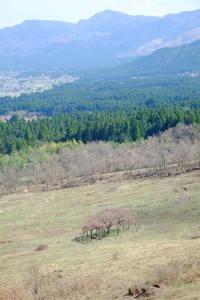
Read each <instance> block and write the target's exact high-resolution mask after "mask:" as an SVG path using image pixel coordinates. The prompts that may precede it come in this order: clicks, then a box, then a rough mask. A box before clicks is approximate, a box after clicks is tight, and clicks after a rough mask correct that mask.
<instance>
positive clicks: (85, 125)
mask: <svg viewBox="0 0 200 300" xmlns="http://www.w3.org/2000/svg"><path fill="white" fill-rule="evenodd" d="M199 83H200V78H199V77H191V76H174V77H158V78H132V79H128V80H125V79H124V80H121V81H119V80H116V81H114V80H112V81H97V82H90V81H87V82H83V81H82V82H79V83H73V84H65V85H62V86H61V87H55V88H54V89H52V90H49V91H47V92H44V93H36V94H30V95H25V94H22V95H21V96H20V97H18V98H9V97H5V98H1V99H0V112H1V114H3V113H6V112H11V113H12V114H14V115H13V117H12V118H11V119H10V121H9V122H7V123H3V122H0V152H1V153H2V154H10V153H12V152H14V151H19V150H22V149H27V148H28V147H29V148H30V147H35V146H37V145H40V144H41V143H44V142H66V141H70V140H73V139H74V140H76V141H81V142H83V143H88V142H91V141H105V142H108V141H113V142H117V143H124V142H128V141H129V142H130V141H139V140H141V139H146V138H147V137H149V136H153V135H156V134H158V133H159V132H163V131H165V130H167V129H169V128H171V127H175V126H176V125H177V124H179V123H181V124H185V125H189V124H195V123H200V85H199ZM19 111H27V112H34V111H35V112H36V113H37V114H38V115H43V116H44V117H43V118H41V119H40V118H39V119H38V120H33V121H28V122H26V121H25V120H24V119H20V118H18V117H17V115H15V113H17V112H19Z"/></svg>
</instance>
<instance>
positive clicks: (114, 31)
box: [0, 10, 200, 69]
mask: <svg viewBox="0 0 200 300" xmlns="http://www.w3.org/2000/svg"><path fill="white" fill-rule="evenodd" d="M199 38H200V10H196V11H192V12H184V13H180V14H170V15H166V16H164V17H162V18H159V17H147V16H129V15H126V14H123V13H119V12H113V11H104V12H102V13H98V14H97V15H95V16H93V17H92V18H90V19H88V20H81V21H79V22H78V23H77V24H72V23H65V22H58V21H37V20H34V21H25V22H23V23H22V24H20V25H17V26H14V27H10V28H4V29H1V30H0V67H1V69H7V68H13V67H18V68H26V69H31V68H39V67H40V68H70V67H71V68H74V67H105V66H111V65H116V64H119V63H122V62H126V61H127V59H129V60H130V59H133V57H138V56H141V55H146V54H149V53H152V52H153V51H155V50H156V49H159V48H163V47H173V46H177V45H182V44H184V43H188V42H192V41H194V40H197V39H199Z"/></svg>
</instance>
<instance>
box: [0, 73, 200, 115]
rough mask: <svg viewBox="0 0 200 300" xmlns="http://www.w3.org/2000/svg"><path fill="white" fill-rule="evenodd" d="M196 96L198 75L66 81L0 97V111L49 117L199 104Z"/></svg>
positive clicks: (199, 87) (199, 88)
mask: <svg viewBox="0 0 200 300" xmlns="http://www.w3.org/2000/svg"><path fill="white" fill-rule="evenodd" d="M199 99H200V77H191V76H168V77H162V76H161V77H151V78H130V79H122V80H109V81H108V80H98V81H94V80H93V81H85V82H84V81H83V82H80V83H78V82H77V83H73V84H65V85H62V86H60V87H55V88H54V89H52V90H49V91H46V92H43V93H35V94H30V95H27V94H22V95H21V96H20V97H16V98H11V97H3V98H0V114H4V113H7V112H16V111H20V110H23V111H28V112H36V113H42V114H44V115H45V116H49V117H52V116H53V115H55V114H56V113H72V112H77V111H84V112H92V111H116V110H118V109H121V108H123V109H131V108H134V107H135V106H137V105H139V104H144V105H145V106H148V107H149V106H152V107H154V106H159V105H161V104H165V105H171V104H176V103H177V102H183V105H184V106H186V107H187V106H188V105H189V107H190V106H191V105H192V106H195V107H198V105H199V104H198V100H199ZM187 101H188V104H187ZM192 102H194V103H193V104H192Z"/></svg>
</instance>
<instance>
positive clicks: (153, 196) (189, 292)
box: [0, 171, 200, 300]
mask: <svg viewBox="0 0 200 300" xmlns="http://www.w3.org/2000/svg"><path fill="white" fill-rule="evenodd" d="M199 182H200V172H199V171H194V172H191V173H185V174H182V175H178V176H174V177H167V178H151V179H140V180H137V181H135V180H133V181H119V182H99V183H96V184H93V185H87V186H81V187H76V188H68V189H61V190H57V191H49V192H38V193H27V194H11V195H6V196H3V197H1V199H0V270H1V280H0V281H1V283H2V286H4V284H5V285H6V286H7V285H8V283H7V282H8V281H9V282H12V285H14V284H15V282H24V281H25V280H26V278H28V277H29V275H30V274H29V273H30V267H31V266H39V268H40V272H41V273H42V274H44V275H45V277H46V278H48V280H49V282H51V288H53V285H56V286H57V287H58V286H60V285H65V288H67V287H68V289H70V292H68V297H67V298H66V296H62V295H61V294H62V293H61V294H60V296H58V295H57V296H56V297H55V299H126V297H124V296H123V295H124V294H125V293H126V292H127V290H128V288H129V287H130V286H131V285H133V284H135V283H143V282H145V281H151V282H152V283H157V282H160V284H161V286H162V288H161V289H160V290H159V291H158V292H157V293H158V294H157V295H156V296H155V297H156V299H177V300H178V299H181V300H184V299H193V300H195V299H200V298H198V297H199V296H198V295H200V251H199V250H200V239H198V238H194V239H192V237H194V236H198V235H199V234H200V227H199V226H200V184H199ZM112 206H113V207H124V208H129V210H130V212H132V214H133V216H134V218H135V222H136V223H138V224H140V225H141V229H140V230H139V231H138V232H136V230H135V226H133V227H132V228H131V229H130V230H129V231H127V232H124V233H123V234H120V235H119V237H117V238H116V239H115V236H112V237H110V238H108V239H104V240H102V241H101V242H100V241H98V242H93V243H88V244H79V243H76V242H74V241H73V239H74V238H75V236H76V234H79V233H81V229H80V228H81V226H82V225H83V223H84V222H85V221H86V220H88V219H89V218H90V217H91V216H93V214H94V213H95V212H97V211H98V210H101V209H104V208H106V207H112ZM41 244H44V245H46V246H47V249H46V250H44V251H39V252H38V251H35V249H36V248H37V247H38V245H41ZM72 286H73V288H72ZM0 288H1V284H0ZM76 289H77V290H76ZM0 299H4V298H1V296H0ZM48 299H50V297H49V298H48Z"/></svg>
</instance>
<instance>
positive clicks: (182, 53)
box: [106, 39, 200, 76]
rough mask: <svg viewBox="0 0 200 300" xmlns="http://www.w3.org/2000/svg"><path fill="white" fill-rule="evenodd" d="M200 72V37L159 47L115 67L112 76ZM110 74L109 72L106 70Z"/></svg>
mask: <svg viewBox="0 0 200 300" xmlns="http://www.w3.org/2000/svg"><path fill="white" fill-rule="evenodd" d="M187 72H188V73H194V75H195V73H200V39H199V40H197V41H195V42H193V43H189V44H185V45H182V46H179V47H173V48H164V49H159V50H157V51H155V52H154V53H152V54H151V55H147V56H144V57H140V58H138V59H137V60H135V61H133V62H130V63H127V64H124V65H122V66H119V67H116V68H113V69H112V70H111V72H110V74H112V76H115V75H116V76H148V75H166V74H181V73H187ZM106 73H107V74H109V72H106Z"/></svg>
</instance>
